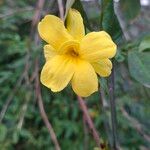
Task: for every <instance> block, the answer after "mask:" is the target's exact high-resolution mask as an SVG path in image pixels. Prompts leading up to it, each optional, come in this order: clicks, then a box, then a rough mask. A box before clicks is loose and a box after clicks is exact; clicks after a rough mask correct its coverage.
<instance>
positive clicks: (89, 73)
mask: <svg viewBox="0 0 150 150" xmlns="http://www.w3.org/2000/svg"><path fill="white" fill-rule="evenodd" d="M71 83H72V88H73V90H74V92H75V93H76V94H77V95H79V96H83V97H87V96H89V95H91V94H92V93H94V92H95V91H97V90H98V79H97V75H96V73H95V71H94V69H93V67H92V66H91V64H90V63H88V62H86V61H83V60H78V61H77V67H76V70H75V73H74V75H73V78H72V82H71Z"/></svg>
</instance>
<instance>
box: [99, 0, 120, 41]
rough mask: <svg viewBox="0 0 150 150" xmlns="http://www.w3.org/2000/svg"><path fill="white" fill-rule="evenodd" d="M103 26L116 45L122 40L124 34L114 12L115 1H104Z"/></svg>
mask: <svg viewBox="0 0 150 150" xmlns="http://www.w3.org/2000/svg"><path fill="white" fill-rule="evenodd" d="M101 25H102V29H103V30H105V31H106V32H108V33H109V34H110V35H111V37H112V39H113V40H114V41H115V42H116V43H119V42H120V41H121V40H122V35H123V32H122V29H121V27H120V24H119V21H118V19H117V16H116V14H115V12H114V4H113V0H102V12H101Z"/></svg>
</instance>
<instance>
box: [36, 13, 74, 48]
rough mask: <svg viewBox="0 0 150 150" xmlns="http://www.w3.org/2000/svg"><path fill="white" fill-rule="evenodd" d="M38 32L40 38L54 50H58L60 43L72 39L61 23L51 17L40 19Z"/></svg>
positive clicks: (56, 18)
mask: <svg viewBox="0 0 150 150" xmlns="http://www.w3.org/2000/svg"><path fill="white" fill-rule="evenodd" d="M38 32H39V34H40V36H41V38H42V39H43V40H45V41H46V42H47V43H49V44H50V45H51V46H52V47H54V48H55V49H59V47H60V45H61V44H62V43H64V42H65V41H67V40H69V39H71V38H72V37H71V35H69V33H68V31H67V29H66V28H65V26H64V23H63V21H62V20H61V19H60V18H58V17H56V16H53V15H46V16H45V17H44V19H42V21H41V22H40V23H39V24H38Z"/></svg>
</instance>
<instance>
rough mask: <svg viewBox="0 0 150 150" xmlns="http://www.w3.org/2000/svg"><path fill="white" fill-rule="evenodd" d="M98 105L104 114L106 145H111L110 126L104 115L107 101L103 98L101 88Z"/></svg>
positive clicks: (104, 114)
mask: <svg viewBox="0 0 150 150" xmlns="http://www.w3.org/2000/svg"><path fill="white" fill-rule="evenodd" d="M99 93H100V106H101V114H102V115H103V116H104V118H105V119H104V120H103V121H104V129H105V132H106V135H107V138H108V145H109V146H110V145H111V136H110V126H109V123H108V116H107V115H106V111H107V108H106V107H107V104H105V103H107V102H106V100H105V95H104V91H103V89H102V88H101V89H100V91H99Z"/></svg>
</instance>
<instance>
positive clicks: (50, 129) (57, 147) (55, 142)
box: [36, 59, 61, 150]
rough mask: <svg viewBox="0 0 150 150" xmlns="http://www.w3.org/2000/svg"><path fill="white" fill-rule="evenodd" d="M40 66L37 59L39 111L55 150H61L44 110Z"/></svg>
mask: <svg viewBox="0 0 150 150" xmlns="http://www.w3.org/2000/svg"><path fill="white" fill-rule="evenodd" d="M38 64H39V63H38V59H36V74H37V75H36V94H37V100H38V105H39V109H40V114H41V117H42V119H43V121H44V123H45V125H46V127H47V129H48V131H49V134H50V136H51V139H52V141H53V143H54V145H55V149H56V150H61V149H60V146H59V143H58V140H57V138H56V134H55V132H54V129H53V127H52V125H51V123H50V122H49V120H48V117H47V114H46V112H45V109H44V105H43V100H42V95H41V88H40V83H39V75H38V70H39V65H38Z"/></svg>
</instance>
